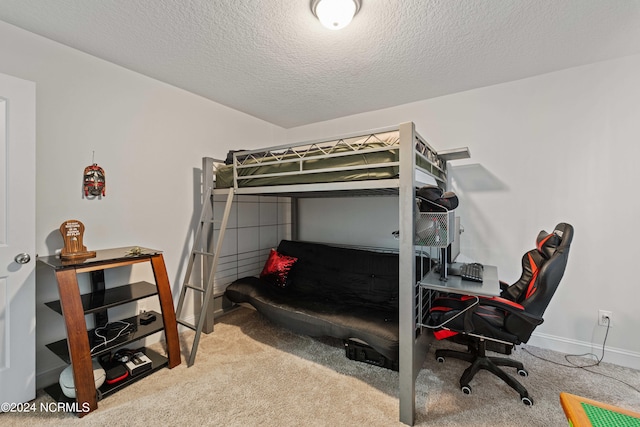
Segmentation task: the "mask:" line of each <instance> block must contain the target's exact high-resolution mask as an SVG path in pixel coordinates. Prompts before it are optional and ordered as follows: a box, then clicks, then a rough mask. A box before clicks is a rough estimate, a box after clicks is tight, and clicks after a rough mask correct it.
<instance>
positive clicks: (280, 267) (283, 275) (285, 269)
mask: <svg viewBox="0 0 640 427" xmlns="http://www.w3.org/2000/svg"><path fill="white" fill-rule="evenodd" d="M297 260H298V258H296V257H292V256H288V255H282V254H281V253H279V252H278V251H276V250H275V249H271V251H270V252H269V258H268V259H267V262H266V263H265V264H264V268H263V269H262V273H260V278H261V279H264V280H266V281H268V282H270V283H273V284H274V285H276V286H278V287H281V288H285V287H286V286H287V284H288V283H287V276H288V275H289V271H290V270H291V267H293V264H295V262H296V261H297Z"/></svg>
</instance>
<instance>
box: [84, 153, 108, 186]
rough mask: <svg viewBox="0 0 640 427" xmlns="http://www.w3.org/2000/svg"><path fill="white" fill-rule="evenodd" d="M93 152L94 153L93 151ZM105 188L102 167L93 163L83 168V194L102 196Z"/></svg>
mask: <svg viewBox="0 0 640 427" xmlns="http://www.w3.org/2000/svg"><path fill="white" fill-rule="evenodd" d="M94 154H95V153H94ZM106 189H107V183H106V180H105V174H104V169H102V168H101V167H100V166H98V164H97V163H93V164H92V165H91V166H87V167H86V168H84V195H85V196H86V197H88V196H89V195H92V196H100V195H102V196H104V195H105V192H106Z"/></svg>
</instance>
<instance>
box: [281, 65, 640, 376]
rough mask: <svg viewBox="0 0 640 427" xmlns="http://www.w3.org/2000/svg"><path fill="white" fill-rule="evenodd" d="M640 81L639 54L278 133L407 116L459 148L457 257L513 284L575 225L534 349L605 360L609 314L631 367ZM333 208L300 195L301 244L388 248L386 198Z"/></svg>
mask: <svg viewBox="0 0 640 427" xmlns="http://www.w3.org/2000/svg"><path fill="white" fill-rule="evenodd" d="M639 75H640V55H636V56H631V57H626V58H622V59H618V60H613V61H607V62H602V63H596V64H592V65H588V66H583V67H579V68H573V69H569V70H564V71H560V72H555V73H551V74H546V75H541V76H537V77H534V78H529V79H525V80H520V81H515V82H511V83H505V84H500V85H495V86H491V87H486V88H482V89H477V90H472V91H468V92H464V93H458V94H454V95H450V96H444V97H441V98H437V99H431V100H425V101H421V102H416V103H412V104H407V105H403V106H399V107H395V108H389V109H385V110H380V111H373V112H370V113H365V114H359V115H354V116H350V117H344V118H341V119H337V120H332V121H328V122H322V123H316V124H313V125H309V126H303V127H299V128H295V129H289V130H288V131H287V138H288V139H289V140H292V141H293V140H306V139H313V138H318V137H322V136H326V135H335V134H340V133H344V132H352V131H359V130H364V129H368V128H375V127H381V126H387V125H392V124H396V123H400V122H404V121H414V122H415V123H416V128H417V130H418V132H419V133H420V134H421V135H422V136H423V137H424V138H426V139H427V140H428V141H429V142H430V143H431V144H432V145H433V146H434V148H436V149H437V150H438V149H446V148H454V147H459V146H468V147H469V148H470V151H471V159H469V160H465V161H457V162H454V163H453V164H452V166H453V169H452V171H453V173H452V175H453V183H452V184H453V187H454V190H455V191H456V192H457V193H458V195H459V196H460V199H461V202H460V207H459V209H458V214H459V215H460V216H461V222H462V224H463V226H464V229H465V232H464V234H463V235H462V240H461V242H462V253H463V254H464V255H466V256H469V257H470V258H473V259H476V260H478V261H481V262H484V263H489V264H495V265H497V266H498V269H499V272H500V277H501V278H502V279H503V280H506V281H508V282H513V281H515V280H517V278H518V277H519V273H520V258H521V257H522V254H524V252H526V251H527V250H529V249H531V248H533V245H534V239H535V236H536V235H537V233H538V231H539V230H541V229H546V230H548V231H550V230H551V229H552V227H553V226H554V225H555V224H556V223H558V222H561V221H566V222H569V223H571V224H572V225H573V226H574V227H575V238H574V241H573V245H572V249H571V254H570V256H569V264H568V267H567V271H566V274H565V277H564V279H563V282H562V283H561V286H560V288H559V290H558V291H557V293H556V295H555V297H554V299H553V300H552V302H551V305H550V306H549V308H548V310H547V312H546V313H545V323H544V324H543V325H541V326H540V327H538V328H537V331H536V333H535V336H534V337H533V338H532V339H531V340H530V344H534V345H539V346H542V347H547V348H551V349H555V350H559V351H564V352H568V353H583V352H585V351H586V352H588V351H593V352H594V353H596V354H598V355H600V354H601V346H602V342H603V339H604V332H605V328H603V327H600V326H597V313H598V309H605V310H609V311H612V312H613V324H614V327H613V328H612V329H611V330H610V333H609V336H608V340H607V343H606V344H607V351H606V356H605V361H609V362H614V363H618V364H621V365H626V366H632V367H634V368H640V341H639V340H637V339H635V337H636V336H637V328H638V327H639V326H640V316H638V312H637V308H636V305H637V304H636V302H635V299H636V296H637V295H638V293H639V292H638V286H639V283H638V279H637V273H636V272H635V268H634V267H635V264H636V263H638V255H637V253H636V252H635V248H636V247H637V245H638V241H640V222H639V221H638V218H639V217H640V199H638V197H636V194H637V188H636V186H635V185H636V183H637V182H638V181H639V180H640V168H639V167H638V162H639V160H640V144H638V141H640V120H638V117H640V102H638V100H639V99H640V79H638V76H639ZM336 203H340V205H339V206H340V210H338V209H337V208H336V206H338V205H337V204H328V203H327V200H321V201H316V200H304V201H303V204H302V207H301V212H302V213H303V217H302V218H303V222H302V224H301V229H302V230H306V231H305V232H304V234H303V236H302V237H303V238H305V239H310V240H320V241H329V240H335V239H343V240H344V243H359V244H371V241H370V240H371V239H374V240H380V241H381V243H382V244H387V243H389V242H390V240H389V237H388V236H387V235H386V234H385V233H387V232H391V231H392V230H394V229H397V219H396V218H395V217H394V215H396V214H395V213H394V211H393V209H394V208H393V205H395V201H393V202H391V203H389V201H387V202H386V206H385V207H384V208H383V209H385V212H387V214H386V215H381V214H380V213H379V212H377V213H376V214H375V218H377V220H378V221H379V222H378V223H373V222H370V220H369V221H367V222H364V221H362V217H363V215H364V214H365V213H366V211H372V210H374V209H378V208H377V207H376V206H372V205H371V202H367V203H364V204H363V203H362V202H361V201H360V200H354V201H349V202H346V204H345V203H344V202H343V201H342V200H341V201H339V202H336ZM379 203H381V205H380V206H383V204H384V203H385V201H384V200H382V201H380V202H379ZM345 206H346V207H347V208H348V209H345ZM390 206H391V207H390ZM337 212H340V213H339V214H338V213H337ZM336 216H338V217H339V218H340V220H339V221H338V220H336V219H337V218H336ZM324 218H329V224H328V223H327V222H324ZM327 227H328V229H329V230H331V231H330V232H327V231H326V230H327ZM341 236H345V237H344V238H343V237H341ZM360 236H363V237H360Z"/></svg>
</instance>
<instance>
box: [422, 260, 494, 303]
mask: <svg viewBox="0 0 640 427" xmlns="http://www.w3.org/2000/svg"><path fill="white" fill-rule="evenodd" d="M457 266H459V264H457V263H453V264H452V265H451V267H450V268H449V269H450V270H455V269H456V267H457ZM419 284H420V286H421V287H422V288H425V289H431V290H434V291H441V292H448V293H454V294H462V295H478V296H486V297H496V296H499V295H500V280H499V279H498V268H497V267H496V266H494V265H486V264H485V265H484V271H483V273H482V283H479V282H472V281H470V280H463V279H462V278H461V277H460V276H455V275H453V274H448V275H447V279H446V280H441V279H440V272H439V271H436V270H435V269H432V270H431V271H430V272H429V273H427V274H426V275H425V276H424V277H423V278H422V280H420V282H419Z"/></svg>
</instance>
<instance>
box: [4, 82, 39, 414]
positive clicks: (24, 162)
mask: <svg viewBox="0 0 640 427" xmlns="http://www.w3.org/2000/svg"><path fill="white" fill-rule="evenodd" d="M35 109H36V106H35V83H33V82H29V81H26V80H22V79H18V78H15V77H11V76H7V75H4V74H0V385H1V386H0V404H4V403H21V402H27V401H29V400H31V399H34V398H35V389H36V387H35V376H36V349H35V329H36V316H35V300H36V298H35V289H36V286H35V282H36V280H35V263H36V260H35V258H36V257H35V243H36V239H35V228H36V227H35V214H36V204H35V200H36V195H35V190H36V185H35V184H36V181H35V169H36V158H35V148H36V139H35V133H36V132H35V116H36V111H35ZM0 409H4V410H5V411H6V409H7V407H6V405H3V406H2V408H0Z"/></svg>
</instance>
